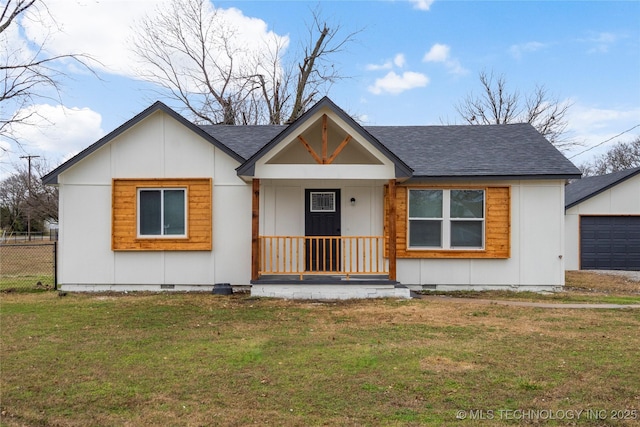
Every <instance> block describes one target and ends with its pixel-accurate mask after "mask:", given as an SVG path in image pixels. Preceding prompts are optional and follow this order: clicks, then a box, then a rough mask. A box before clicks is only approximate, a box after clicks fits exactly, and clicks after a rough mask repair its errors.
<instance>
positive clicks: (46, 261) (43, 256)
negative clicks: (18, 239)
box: [0, 242, 55, 292]
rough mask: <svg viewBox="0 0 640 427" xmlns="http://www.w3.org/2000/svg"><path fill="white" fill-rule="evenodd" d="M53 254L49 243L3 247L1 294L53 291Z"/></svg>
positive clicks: (0, 278) (1, 254) (0, 250)
mask: <svg viewBox="0 0 640 427" xmlns="http://www.w3.org/2000/svg"><path fill="white" fill-rule="evenodd" d="M53 251H54V249H53V244H52V243H49V242H34V243H25V244H12V245H0V260H1V261H0V292H9V291H34V290H36V291H39V290H49V289H53V288H54V284H55V283H54V281H55V280H54V252H53Z"/></svg>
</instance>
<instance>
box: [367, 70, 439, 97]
mask: <svg viewBox="0 0 640 427" xmlns="http://www.w3.org/2000/svg"><path fill="white" fill-rule="evenodd" d="M428 84H429V77H427V76H426V75H424V74H422V73H416V72H413V71H405V72H404V73H402V75H398V74H396V73H395V72H393V71H390V72H389V73H387V75H386V76H384V77H383V78H381V79H376V82H375V84H374V85H373V86H369V88H368V89H369V92H371V93H373V94H375V95H380V94H382V93H385V92H386V93H390V94H393V95H397V94H399V93H402V92H404V91H407V90H410V89H415V88H419V87H424V86H426V85H428Z"/></svg>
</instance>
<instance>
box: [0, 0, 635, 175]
mask: <svg viewBox="0 0 640 427" xmlns="http://www.w3.org/2000/svg"><path fill="white" fill-rule="evenodd" d="M48 3H49V9H50V11H51V13H52V14H53V15H54V16H55V18H56V21H57V23H58V25H59V26H60V28H61V29H62V32H61V33H59V34H55V35H53V36H51V37H50V38H49V41H48V44H47V49H48V51H50V52H52V53H60V52H64V51H66V53H68V52H76V53H87V54H90V55H92V56H94V57H95V58H97V59H99V60H100V61H101V62H102V64H103V66H100V67H98V68H97V71H98V75H99V77H100V79H97V78H96V77H95V76H92V75H90V74H87V73H86V72H84V71H82V70H80V69H78V68H77V67H73V66H72V65H71V64H61V67H63V69H64V70H65V72H66V73H67V74H68V77H69V78H68V79H65V80H64V81H62V83H63V92H62V96H61V98H62V105H57V103H56V102H53V101H51V100H39V101H38V102H37V103H36V105H35V106H33V109H34V110H36V111H38V112H39V114H40V115H41V116H43V117H46V118H47V120H46V121H45V122H42V123H41V124H40V125H39V126H36V127H35V129H34V127H31V128H24V129H18V130H17V135H18V137H19V138H20V140H21V141H22V146H21V147H18V146H16V145H15V144H13V143H11V142H10V141H8V140H0V145H2V147H3V148H4V149H5V150H6V151H4V152H1V153H0V177H1V176H4V175H6V174H7V173H10V171H11V170H13V168H14V167H15V164H16V162H24V160H20V159H19V156H21V155H25V154H35V155H41V156H42V157H43V158H46V159H48V161H49V164H50V165H51V166H55V165H57V164H58V163H60V162H61V161H63V160H65V159H67V158H69V157H70V156H71V155H73V154H75V153H77V152H78V151H80V150H81V149H82V148H84V147H86V146H88V145H89V144H91V143H93V142H94V141H96V140H97V139H99V138H100V137H102V136H104V135H105V134H107V133H108V132H110V131H112V130H113V129H115V128H116V127H117V126H119V125H120V124H122V123H123V122H125V121H126V120H128V119H129V118H131V117H132V116H133V115H135V114H136V113H138V112H140V111H142V110H143V109H144V108H146V107H147V106H149V105H150V104H151V103H152V102H153V101H154V100H156V99H161V100H165V99H163V98H162V97H160V96H159V95H158V94H157V93H155V92H154V91H153V89H154V87H155V86H154V85H153V84H152V83H149V82H143V81H141V80H139V79H138V78H136V77H135V73H133V72H132V70H131V67H130V64H131V63H132V60H131V53H130V50H129V48H128V43H129V41H130V39H131V27H132V26H133V25H134V22H135V20H139V19H140V18H141V17H142V16H144V14H152V13H153V11H154V9H155V8H156V7H157V5H158V4H162V0H137V1H136V0H128V1H124V0H100V1H98V0H77V1H71V0H49V1H48ZM214 6H215V7H216V8H221V9H222V10H225V11H228V10H229V9H230V8H234V9H235V10H233V13H230V14H229V16H232V17H233V19H236V20H237V21H236V22H237V23H238V25H239V26H241V27H243V28H244V27H246V28H249V27H251V28H254V29H255V31H253V32H252V34H254V38H255V37H257V36H255V34H261V32H262V33H266V32H272V33H274V34H276V35H278V36H280V37H288V39H289V42H290V45H289V49H295V48H296V47H297V46H298V45H299V44H300V43H302V41H303V40H305V37H306V36H307V30H306V26H305V23H307V22H309V20H310V19H311V16H312V10H314V9H316V8H317V7H319V8H320V10H321V15H322V17H324V18H325V19H326V20H327V21H328V22H329V23H330V24H331V23H332V24H339V25H340V26H341V27H342V31H343V33H345V34H346V33H350V32H354V31H360V32H359V34H358V35H357V38H356V41H355V42H354V43H352V44H350V45H349V46H348V49H347V50H346V51H344V52H341V53H340V54H338V55H336V56H335V57H334V59H335V62H336V64H335V65H336V67H338V68H339V69H340V70H341V72H342V74H343V75H347V76H350V78H349V79H345V80H342V81H340V82H338V83H336V84H335V85H334V86H333V87H332V88H331V89H330V91H329V93H328V95H329V97H330V98H332V99H333V100H334V102H336V103H337V104H338V105H339V106H341V107H342V108H344V109H345V110H346V111H347V112H349V113H350V114H353V115H355V116H357V117H358V118H360V119H361V121H362V122H363V124H365V125H366V124H370V125H393V124H398V125H400V124H403V125H406V124H414V125H429V124H442V123H455V122H458V123H461V119H460V117H459V116H458V114H457V112H456V111H455V105H456V104H457V103H458V102H460V101H461V100H462V99H463V98H464V97H465V96H466V95H467V94H469V93H470V92H475V93H478V92H479V91H480V85H479V82H478V73H479V72H480V71H483V70H484V71H487V72H491V71H493V72H494V73H496V74H502V75H504V76H505V78H506V80H507V83H508V86H509V87H510V88H512V89H513V90H518V91H519V92H520V93H522V94H523V95H525V94H527V93H530V92H531V91H533V90H534V88H535V86H536V84H541V85H544V86H545V87H546V88H547V89H548V91H549V92H550V94H552V95H553V96H554V97H555V98H557V99H559V100H561V101H565V100H566V101H568V102H571V103H572V107H571V109H570V111H569V116H568V120H569V127H568V131H569V136H570V137H571V138H573V139H575V140H577V141H580V142H583V143H584V146H583V147H580V148H578V149H575V150H572V151H569V152H567V153H565V154H566V155H567V156H568V157H570V158H571V159H572V161H574V163H576V164H580V163H582V162H584V161H588V160H590V159H591V158H592V157H593V156H594V155H597V154H600V153H602V152H603V151H605V150H606V149H607V148H608V147H610V146H611V145H613V144H615V143H616V142H618V141H629V140H631V139H633V138H635V137H637V136H638V135H640V126H638V127H635V126H637V125H640V2H639V1H531V2H527V1H449V0H440V1H438V0H436V1H433V2H430V1H425V0H423V1H323V2H320V3H318V2H306V1H295V2H294V1H222V2H214ZM15 37H16V43H17V42H18V41H20V42H25V43H26V42H28V41H29V40H30V39H35V38H37V37H42V31H41V30H40V29H38V28H37V27H36V26H34V24H33V23H29V22H25V23H24V31H22V32H21V33H19V34H16V35H15ZM250 42H251V41H248V42H247V43H250ZM25 46H29V45H28V44H25ZM165 101H166V100H165ZM170 105H171V104H170ZM634 127H635V128H634ZM632 128H634V129H632ZM629 129H632V130H630V131H629ZM623 132H624V133H623ZM620 133H623V135H621V136H619V137H615V136H616V135H618V134H620ZM613 137H615V138H613ZM608 139H611V140H610V141H608V142H606V143H602V142H603V141H606V140H608ZM590 148H591V149H590ZM587 149H590V150H588V151H586V152H585V153H582V154H578V153H580V152H582V151H584V150H587Z"/></svg>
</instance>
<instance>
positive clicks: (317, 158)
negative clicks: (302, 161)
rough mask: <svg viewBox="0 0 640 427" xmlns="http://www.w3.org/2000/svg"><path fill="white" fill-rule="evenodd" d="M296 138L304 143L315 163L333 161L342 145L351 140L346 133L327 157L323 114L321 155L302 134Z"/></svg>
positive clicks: (326, 139)
mask: <svg viewBox="0 0 640 427" xmlns="http://www.w3.org/2000/svg"><path fill="white" fill-rule="evenodd" d="M298 139H299V140H300V142H301V143H302V145H304V148H306V149H307V151H308V152H309V154H311V157H313V159H314V160H315V161H316V163H318V164H320V165H330V164H331V163H333V161H334V160H335V159H336V157H338V154H340V153H341V152H342V150H343V149H344V147H346V146H347V144H348V143H349V141H351V135H347V136H346V137H345V138H344V139H343V140H342V142H341V143H340V145H338V147H337V148H336V149H335V150H334V151H333V153H332V154H331V156H329V157H327V154H328V151H329V149H328V137H327V115H326V114H323V115H322V157H320V156H319V155H318V153H316V151H315V150H314V149H313V147H311V145H309V143H308V142H307V140H306V139H304V137H303V136H302V135H298Z"/></svg>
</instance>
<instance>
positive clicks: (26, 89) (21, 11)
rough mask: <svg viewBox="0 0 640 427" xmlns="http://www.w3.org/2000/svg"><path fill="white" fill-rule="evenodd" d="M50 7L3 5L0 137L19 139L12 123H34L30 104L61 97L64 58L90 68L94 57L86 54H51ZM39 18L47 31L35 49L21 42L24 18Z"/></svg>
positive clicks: (35, 2) (21, 1)
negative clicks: (47, 45) (47, 18)
mask: <svg viewBox="0 0 640 427" xmlns="http://www.w3.org/2000/svg"><path fill="white" fill-rule="evenodd" d="M44 15H48V16H49V17H51V16H50V15H49V10H48V9H47V7H46V4H45V3H44V1H43V0H7V1H6V2H5V3H4V5H0V137H6V138H10V139H13V140H14V141H16V142H17V143H19V141H17V140H16V139H15V138H14V137H13V129H12V127H13V125H15V124H32V123H31V119H32V118H33V116H34V114H35V113H34V112H33V111H30V110H29V109H28V108H27V107H28V106H30V105H32V104H34V103H35V102H36V101H37V100H38V99H56V101H59V99H60V89H61V84H60V79H61V77H63V76H64V75H65V74H64V72H63V71H61V67H62V64H63V63H64V62H65V61H67V62H68V61H72V62H75V63H76V64H80V65H81V66H82V67H84V68H85V69H87V70H89V71H91V68H90V66H89V62H90V61H92V59H91V58H90V57H89V56H87V55H83V54H74V53H70V54H64V55H50V54H48V53H47V51H46V43H47V41H48V40H49V37H50V36H51V34H52V32H53V31H55V29H54V28H51V27H49V25H50V24H48V23H46V22H45V19H44ZM26 20H29V21H32V22H36V23H37V24H38V25H42V26H43V28H45V30H46V31H47V36H45V37H44V39H43V40H44V41H43V42H42V43H41V44H40V45H39V46H37V47H36V49H35V50H32V49H31V48H30V47H29V46H27V45H26V44H24V43H20V42H18V37H17V35H18V33H19V31H20V28H22V25H23V21H26ZM48 94H49V95H48Z"/></svg>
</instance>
